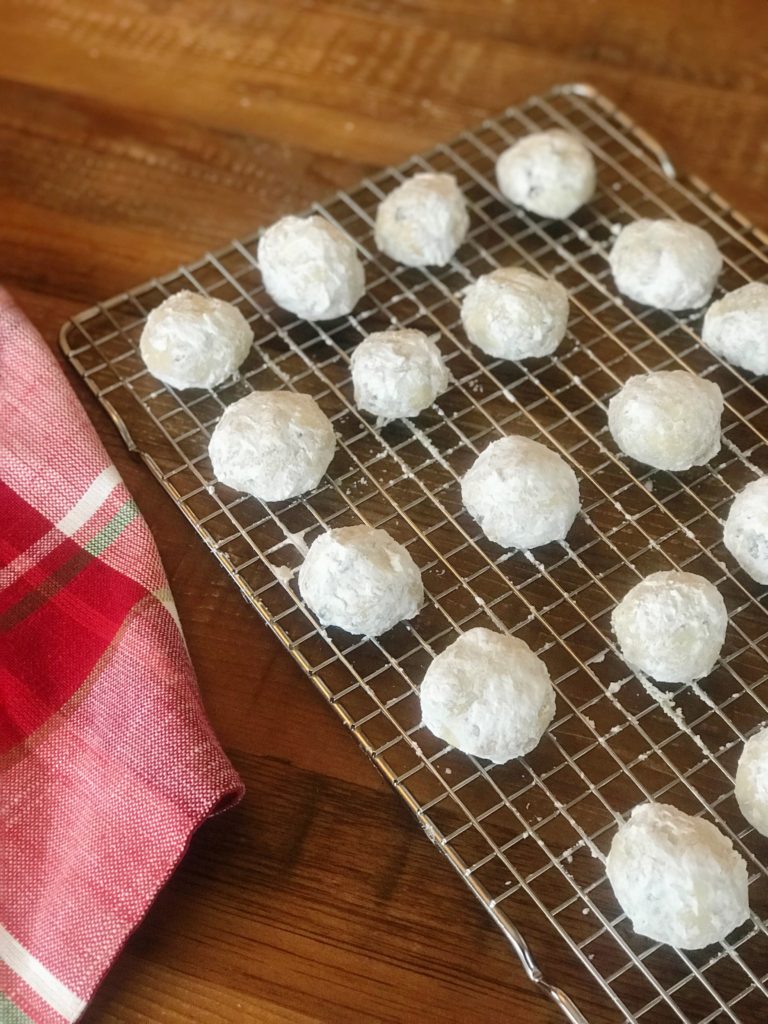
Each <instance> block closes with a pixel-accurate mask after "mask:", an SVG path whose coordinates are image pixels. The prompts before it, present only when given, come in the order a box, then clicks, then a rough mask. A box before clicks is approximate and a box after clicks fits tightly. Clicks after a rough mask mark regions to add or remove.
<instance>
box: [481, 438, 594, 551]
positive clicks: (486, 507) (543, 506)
mask: <svg viewBox="0 0 768 1024" xmlns="http://www.w3.org/2000/svg"><path fill="white" fill-rule="evenodd" d="M461 496H462V499H463V501H464V506H465V508H466V510H467V512H469V514H470V515H471V516H472V518H473V519H474V520H476V522H477V523H478V524H479V525H480V526H481V527H482V530H483V533H484V534H485V535H486V537H488V539H489V540H492V541H495V542H496V543H497V544H501V546H502V547H505V548H535V547H539V546H540V545H542V544H549V543H551V542H552V541H555V540H564V539H565V537H566V535H567V533H568V531H569V530H570V528H571V526H572V525H573V521H574V519H575V518H576V515H577V513H578V511H579V508H580V501H579V482H578V480H577V479H576V474H575V473H574V471H573V470H572V469H571V467H570V466H569V465H568V463H567V462H566V461H565V459H563V458H561V456H560V455H558V454H557V452H553V451H552V450H551V449H550V448H547V447H546V446H545V445H543V444H539V442H538V441H531V440H529V439H528V438H527V437H519V436H511V437H502V438H501V439H500V440H498V441H494V442H493V443H492V444H490V445H488V447H487V448H486V449H485V451H483V452H482V453H481V454H480V455H478V457H477V459H476V460H475V461H474V463H473V464H472V466H471V467H470V468H469V471H468V472H467V474H466V475H465V477H464V479H463V480H462V482H461Z"/></svg>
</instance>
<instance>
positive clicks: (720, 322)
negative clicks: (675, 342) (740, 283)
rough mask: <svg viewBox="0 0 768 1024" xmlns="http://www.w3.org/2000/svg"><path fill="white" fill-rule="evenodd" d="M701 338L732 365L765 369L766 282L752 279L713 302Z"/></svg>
mask: <svg viewBox="0 0 768 1024" xmlns="http://www.w3.org/2000/svg"><path fill="white" fill-rule="evenodd" d="M701 340H702V342H703V343H704V344H705V345H706V346H707V348H708V349H710V351H712V352H714V353H715V355H718V356H722V357H723V359H727V360H728V362H729V363H733V364H734V365H735V366H742V367H743V368H744V369H745V370H751V371H752V373H768V284H761V283H760V282H759V281H754V282H753V283H752V284H745V285H744V287H743V288H737V289H736V291H733V292H729V294H728V295H726V296H724V297H723V298H722V299H718V301H717V302H713V303H712V305H711V306H710V307H709V309H708V310H707V312H706V314H705V316H704V326H703V328H702V333H701Z"/></svg>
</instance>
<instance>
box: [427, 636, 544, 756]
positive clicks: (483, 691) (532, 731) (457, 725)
mask: <svg viewBox="0 0 768 1024" xmlns="http://www.w3.org/2000/svg"><path fill="white" fill-rule="evenodd" d="M420 699H421V714H422V718H423V721H424V724H425V725H426V727H427V728H428V729H429V731H430V732H431V733H433V734H434V735H435V736H437V737H439V738H440V739H441V740H445V742H446V743H450V744H451V745H452V746H454V747H457V748H458V749H459V750H463V751H464V752H465V753H466V754H473V755H474V756H475V757H487V758H488V759H489V760H491V761H495V762H496V763H497V764H503V763H504V762H505V761H509V760H511V759H512V758H513V757H522V756H523V754H527V753H528V752H529V751H530V750H533V748H534V747H535V746H536V745H537V743H538V742H539V740H540V739H541V737H542V736H543V734H544V732H545V731H546V729H547V727H548V725H549V723H550V722H551V721H552V719H553V718H554V717H555V691H554V688H553V686H552V683H551V681H550V678H549V673H548V672H547V667H546V665H545V664H544V662H543V661H542V660H541V658H538V657H537V656H536V655H535V654H534V653H533V651H532V650H531V649H530V647H528V645H527V644H525V643H524V642H523V641H522V640H518V639H516V638H515V637H512V636H506V635H505V634H503V633H494V632H493V631H492V630H490V629H483V628H482V627H477V628H476V629H470V630H469V631H468V632H466V633H464V634H463V635H462V636H460V637H459V639H458V640H456V641H455V642H454V643H452V644H451V645H450V647H447V648H446V649H445V650H444V651H443V652H442V654H438V656H437V657H436V658H435V659H434V661H433V662H432V664H431V665H430V666H429V668H428V669H427V674H426V675H425V676H424V682H423V683H422V685H421V691H420Z"/></svg>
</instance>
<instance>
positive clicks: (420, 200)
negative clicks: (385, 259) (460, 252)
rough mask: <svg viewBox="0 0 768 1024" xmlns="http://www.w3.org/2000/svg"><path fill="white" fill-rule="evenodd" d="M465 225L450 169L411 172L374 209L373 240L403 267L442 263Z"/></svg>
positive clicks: (463, 207) (461, 238) (458, 241)
mask: <svg viewBox="0 0 768 1024" xmlns="http://www.w3.org/2000/svg"><path fill="white" fill-rule="evenodd" d="M468 230H469V214H468V213H467V204H466V202H465V200H464V196H463V194H462V192H461V189H460V188H459V186H458V185H457V184H456V179H455V178H454V176H453V175H452V174H414V176H413V177H412V178H409V179H408V180H407V181H404V182H403V183H402V185H398V186H397V188H396V189H394V191H392V192H390V193H389V195H388V196H386V198H385V199H383V200H382V201H381V202H380V203H379V208H378V210H377V211H376V233H375V239H376V245H377V246H378V248H379V249H381V251H382V252H383V253H385V254H386V255H387V256H389V257H390V258H391V259H393V260H396V261H397V262H398V263H404V264H405V265H406V266H407V267H431V266H437V267H442V266H444V265H445V264H446V263H448V261H449V260H450V259H451V258H452V256H453V255H454V253H455V252H456V250H457V249H458V248H459V246H460V245H461V243H462V242H463V241H464V239H465V238H466V236H467V231H468Z"/></svg>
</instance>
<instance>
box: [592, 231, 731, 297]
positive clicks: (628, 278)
mask: <svg viewBox="0 0 768 1024" xmlns="http://www.w3.org/2000/svg"><path fill="white" fill-rule="evenodd" d="M609 263H610V266H611V273H612V274H613V280H614V282H615V284H616V287H617V288H618V290H619V291H620V292H621V294H622V295H626V297H627V298H628V299H633V300H634V301H635V302H640V303H642V304H643V305H644V306H653V307H654V308H656V309H669V310H672V311H675V310H679V309H692V308H694V307H697V306H703V305H704V304H705V303H706V302H709V300H710V297H711V295H712V290H713V288H714V287H715V283H716V282H717V279H718V277H719V275H720V271H721V270H722V267H723V258H722V256H721V255H720V251H719V250H718V248H717V246H716V245H715V243H714V241H713V239H712V236H711V235H709V234H707V232H706V231H705V230H704V229H703V228H700V227H697V226H696V225H695V224H687V223H686V222H685V221H681V220H668V219H664V218H662V219H660V220H649V219H647V218H645V219H641V220H636V221H633V222H632V223H631V224H627V225H626V226H625V227H623V228H622V229H621V231H620V232H619V234H618V236H617V238H616V241H615V242H614V243H613V248H612V249H611V252H610V256H609Z"/></svg>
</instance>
